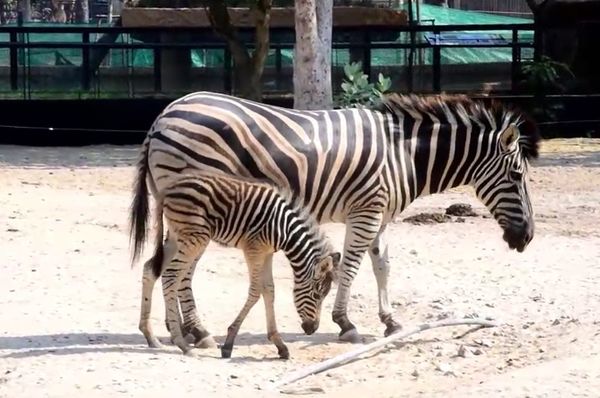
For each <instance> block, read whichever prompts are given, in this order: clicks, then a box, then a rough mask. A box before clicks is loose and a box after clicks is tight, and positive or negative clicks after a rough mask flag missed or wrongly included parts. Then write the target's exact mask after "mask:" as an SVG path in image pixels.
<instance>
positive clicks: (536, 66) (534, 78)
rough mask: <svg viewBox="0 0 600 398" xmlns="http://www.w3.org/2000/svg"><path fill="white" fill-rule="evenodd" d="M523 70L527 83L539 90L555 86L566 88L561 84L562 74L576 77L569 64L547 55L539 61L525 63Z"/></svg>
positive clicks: (561, 88)
mask: <svg viewBox="0 0 600 398" xmlns="http://www.w3.org/2000/svg"><path fill="white" fill-rule="evenodd" d="M522 71H523V74H524V75H525V79H526V83H527V84H528V85H529V86H530V87H531V88H532V89H538V90H549V89H553V88H558V89H560V90H564V86H563V85H562V84H560V81H561V76H564V75H568V76H569V77H571V78H573V77H575V75H574V74H573V72H571V69H570V68H569V65H567V64H565V63H562V62H558V61H554V60H553V59H552V58H550V57H548V56H545V55H542V57H541V58H540V60H539V61H532V62H528V63H526V64H525V65H523V68H522Z"/></svg>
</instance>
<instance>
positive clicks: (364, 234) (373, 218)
mask: <svg viewBox="0 0 600 398" xmlns="http://www.w3.org/2000/svg"><path fill="white" fill-rule="evenodd" d="M382 218H383V216H382V213H381V212H373V211H370V212H365V211H363V212H360V213H356V214H353V215H350V216H348V218H347V219H346V237H345V239H344V257H343V259H342V265H341V267H340V271H339V278H338V280H339V282H338V288H337V294H336V296H335V304H334V306H333V312H332V319H333V321H334V322H335V323H337V324H338V325H339V327H340V329H341V331H340V335H339V336H340V337H339V338H340V340H342V341H348V342H351V343H359V342H360V341H361V339H360V336H359V334H358V332H357V330H356V326H354V324H353V323H352V322H350V319H349V318H348V312H347V308H348V300H349V299H350V287H351V286H352V282H353V281H354V277H355V276H356V273H357V272H358V269H359V267H360V263H361V261H362V259H363V257H364V256H365V252H366V251H367V249H368V248H369V247H370V246H371V244H372V242H373V241H374V239H375V238H376V237H377V234H378V233H379V230H380V228H381V223H382Z"/></svg>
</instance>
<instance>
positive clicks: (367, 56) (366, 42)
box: [363, 28, 371, 81]
mask: <svg viewBox="0 0 600 398" xmlns="http://www.w3.org/2000/svg"><path fill="white" fill-rule="evenodd" d="M363 71H364V73H365V75H367V78H368V79H369V81H370V80H371V36H370V35H369V29H368V28H365V29H364V30H363Z"/></svg>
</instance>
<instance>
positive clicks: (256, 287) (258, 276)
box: [221, 252, 265, 358]
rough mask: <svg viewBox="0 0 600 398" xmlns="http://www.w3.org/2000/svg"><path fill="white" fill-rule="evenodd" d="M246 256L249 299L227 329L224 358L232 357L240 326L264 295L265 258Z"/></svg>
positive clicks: (223, 346) (223, 351) (222, 354)
mask: <svg viewBox="0 0 600 398" xmlns="http://www.w3.org/2000/svg"><path fill="white" fill-rule="evenodd" d="M244 254H245V257H246V264H247V265H248V274H249V276H250V287H249V288H248V298H247V299H246V303H245V304H244V307H243V308H242V310H241V311H240V313H239V314H238V316H237V317H236V318H235V320H234V321H233V323H232V324H231V325H230V326H229V328H227V338H226V339H225V343H224V344H223V345H222V346H221V357H223V358H230V357H231V352H232V351H233V343H234V342H235V338H236V336H237V334H238V332H239V330H240V326H242V322H244V319H246V316H247V315H248V312H250V310H251V309H252V307H254V304H256V302H257V301H258V299H259V298H260V295H261V293H262V288H263V284H262V268H263V266H264V263H265V256H259V255H252V254H248V253H246V252H244Z"/></svg>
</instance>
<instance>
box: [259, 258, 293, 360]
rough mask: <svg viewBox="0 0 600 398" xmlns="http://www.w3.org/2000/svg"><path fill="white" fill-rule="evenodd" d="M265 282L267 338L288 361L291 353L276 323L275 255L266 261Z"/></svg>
mask: <svg viewBox="0 0 600 398" xmlns="http://www.w3.org/2000/svg"><path fill="white" fill-rule="evenodd" d="M262 282H263V290H262V295H263V300H264V302H265V314H266V317H267V337H268V339H269V341H270V342H271V343H273V344H275V346H276V347H277V353H278V354H279V357H280V358H281V359H288V358H289V357H290V352H289V350H288V348H287V346H286V345H285V343H284V342H283V339H282V338H281V335H280V334H279V331H277V323H276V321H275V306H274V304H275V284H274V283H273V253H271V254H269V255H268V256H267V258H266V260H265V266H264V268H263V272H262Z"/></svg>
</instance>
